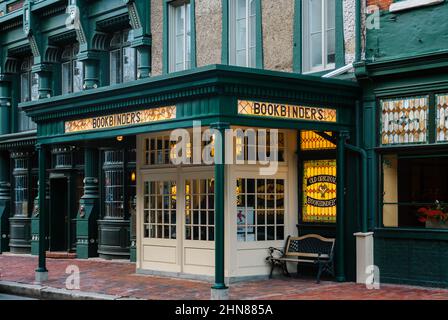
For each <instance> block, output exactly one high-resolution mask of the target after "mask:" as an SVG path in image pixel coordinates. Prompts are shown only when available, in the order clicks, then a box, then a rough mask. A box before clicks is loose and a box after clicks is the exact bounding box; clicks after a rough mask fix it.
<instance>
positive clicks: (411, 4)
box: [389, 0, 445, 12]
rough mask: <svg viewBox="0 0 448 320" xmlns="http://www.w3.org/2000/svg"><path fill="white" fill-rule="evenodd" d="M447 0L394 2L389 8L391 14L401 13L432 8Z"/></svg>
mask: <svg viewBox="0 0 448 320" xmlns="http://www.w3.org/2000/svg"><path fill="white" fill-rule="evenodd" d="M444 1H445V0H405V1H399V2H394V3H392V4H391V5H390V7H389V12H399V11H403V10H409V9H415V8H418V7H424V6H431V5H435V4H439V3H442V2H444Z"/></svg>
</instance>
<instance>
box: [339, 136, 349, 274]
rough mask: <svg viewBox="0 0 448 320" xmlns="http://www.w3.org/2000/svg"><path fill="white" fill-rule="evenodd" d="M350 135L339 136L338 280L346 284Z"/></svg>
mask: <svg viewBox="0 0 448 320" xmlns="http://www.w3.org/2000/svg"><path fill="white" fill-rule="evenodd" d="M347 137H348V133H347V132H340V133H339V136H338V145H337V160H336V163H337V170H336V171H337V173H336V178H337V189H336V194H337V199H338V201H337V207H336V212H337V213H336V220H337V222H336V280H337V281H339V282H344V281H345V280H346V276H345V252H344V251H345V244H344V243H345V241H344V239H345V230H346V228H345V213H346V212H345V199H346V198H345V188H346V186H345V174H346V172H345V165H346V155H345V153H346V150H345V142H346V140H347Z"/></svg>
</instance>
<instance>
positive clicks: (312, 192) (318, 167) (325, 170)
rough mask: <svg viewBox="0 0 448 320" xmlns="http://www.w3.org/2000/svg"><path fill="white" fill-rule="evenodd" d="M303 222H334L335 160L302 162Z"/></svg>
mask: <svg viewBox="0 0 448 320" xmlns="http://www.w3.org/2000/svg"><path fill="white" fill-rule="evenodd" d="M303 172H304V174H303V211H302V220H303V222H320V223H335V222H336V160H311V161H304V162H303Z"/></svg>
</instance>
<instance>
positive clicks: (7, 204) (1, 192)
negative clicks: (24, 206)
mask: <svg viewBox="0 0 448 320" xmlns="http://www.w3.org/2000/svg"><path fill="white" fill-rule="evenodd" d="M9 162H10V161H9V156H8V154H6V153H5V152H0V254H1V253H3V252H7V251H9V232H10V227H9V217H10V209H11V193H10V192H11V183H10V171H9V170H10V168H9V167H10V165H9Z"/></svg>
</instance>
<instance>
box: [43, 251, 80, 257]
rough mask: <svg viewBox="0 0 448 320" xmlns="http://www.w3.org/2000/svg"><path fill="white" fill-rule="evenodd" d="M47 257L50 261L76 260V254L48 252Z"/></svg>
mask: <svg viewBox="0 0 448 320" xmlns="http://www.w3.org/2000/svg"><path fill="white" fill-rule="evenodd" d="M46 257H47V258H49V259H76V258H77V255H76V252H64V251H61V252H58V251H47V252H46Z"/></svg>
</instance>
